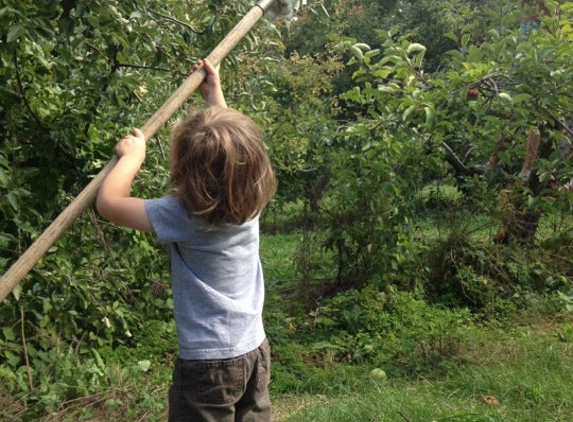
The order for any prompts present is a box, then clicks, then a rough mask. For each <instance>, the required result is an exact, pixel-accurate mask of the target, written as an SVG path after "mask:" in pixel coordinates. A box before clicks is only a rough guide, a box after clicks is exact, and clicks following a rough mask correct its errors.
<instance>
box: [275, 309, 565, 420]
mask: <svg viewBox="0 0 573 422" xmlns="http://www.w3.org/2000/svg"><path fill="white" fill-rule="evenodd" d="M566 318H567V319H569V320H570V319H571V316H570V315H569V316H567V317H566ZM563 324H564V322H559V323H557V322H554V321H542V322H536V323H534V324H533V325H528V326H523V327H518V328H516V329H513V330H509V331H507V330H502V329H491V328H489V329H485V328H476V329H475V330H473V341H472V343H473V347H472V348H471V349H470V350H468V352H467V356H465V357H464V359H465V361H466V362H465V363H464V364H463V365H453V366H452V367H450V368H449V369H448V370H447V371H446V372H445V373H443V374H442V375H440V376H439V377H436V378H432V377H427V378H423V377H420V378H418V379H407V378H397V379H388V380H387V381H382V382H380V381H375V380H373V379H370V378H369V377H368V375H367V374H368V372H367V371H365V374H364V376H363V379H362V388H361V389H359V390H358V391H353V392H350V393H341V394H339V395H332V396H324V395H322V396H308V395H305V396H290V395H285V396H282V397H278V398H277V399H276V400H275V407H276V408H277V414H278V416H279V417H278V418H277V419H276V420H280V421H283V422H295V421H296V422H307V421H308V422H310V421H314V422H321V421H325V422H326V421H329V422H339V421H340V422H349V421H360V422H365V421H379V422H382V421H410V422H415V421H416V422H422V421H424V422H431V421H436V422H439V421H444V422H445V421H464V422H470V421H471V422H477V421H484V422H485V421H489V422H494V421H495V422H498V421H499V422H501V421H503V422H510V421H515V422H518V421H519V422H534V421H535V422H539V421H570V420H573V399H572V398H571V391H570V387H571V386H572V385H573V343H566V342H562V341H560V340H559V336H558V335H557V333H558V332H559V330H561V327H562V326H563ZM331 382H337V380H336V379H333V380H331Z"/></svg>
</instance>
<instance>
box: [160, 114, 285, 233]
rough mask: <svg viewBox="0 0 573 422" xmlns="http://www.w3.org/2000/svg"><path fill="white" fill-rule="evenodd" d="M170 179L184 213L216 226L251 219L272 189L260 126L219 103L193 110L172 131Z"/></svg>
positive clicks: (269, 195) (264, 203)
mask: <svg viewBox="0 0 573 422" xmlns="http://www.w3.org/2000/svg"><path fill="white" fill-rule="evenodd" d="M171 183H172V184H173V185H174V186H175V187H176V196H177V197H178V198H179V200H180V201H181V203H182V204H183V206H184V207H185V209H187V211H189V212H190V213H191V214H193V215H195V216H197V217H199V218H200V219H202V220H203V221H205V222H207V223H209V224H212V225H216V226H218V225H224V224H243V223H244V222H246V221H248V220H250V219H252V218H254V217H255V216H257V215H258V214H259V213H260V212H261V211H262V210H263V208H264V207H265V205H266V204H267V203H268V202H269V201H270V199H271V197H272V196H273V194H274V193H275V190H276V179H275V175H274V172H273V169H272V167H271V162H270V159H269V156H268V154H267V151H266V149H265V145H264V143H263V141H262V135H261V132H260V130H259V128H258V127H257V125H256V124H255V123H254V122H253V121H252V120H251V119H249V118H248V117H247V116H245V115H244V114H242V113H240V112H238V111H236V110H233V109H231V108H223V107H211V108H208V109H206V110H202V111H198V112H195V113H193V114H191V115H190V116H189V117H187V118H186V119H185V120H183V121H182V122H181V123H179V124H178V125H177V126H176V127H175V128H174V129H173V131H172V132H171Z"/></svg>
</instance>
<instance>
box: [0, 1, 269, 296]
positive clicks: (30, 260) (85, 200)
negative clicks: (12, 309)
mask: <svg viewBox="0 0 573 422" xmlns="http://www.w3.org/2000/svg"><path fill="white" fill-rule="evenodd" d="M272 2H273V0H261V1H259V3H257V4H256V5H255V6H253V7H252V8H251V9H250V10H249V12H248V13H247V14H246V15H245V16H244V17H243V18H242V19H241V21H240V22H239V23H238V24H237V25H235V27H234V28H233V29H232V30H231V32H229V33H228V34H227V36H226V37H225V38H224V39H223V40H222V41H221V42H220V43H219V45H217V47H215V49H214V50H213V51H212V52H211V54H209V55H208V56H207V59H208V60H209V61H210V62H211V63H212V64H213V66H217V65H218V64H219V63H221V61H222V60H223V59H224V58H225V57H226V56H227V54H229V53H230V52H231V50H232V49H233V48H234V47H235V46H236V45H237V43H238V42H239V41H240V40H241V39H242V38H243V37H244V36H245V34H246V33H247V32H249V30H250V29H251V28H252V27H253V26H254V24H255V23H256V22H257V21H258V20H259V19H260V18H261V17H262V16H263V14H264V12H265V11H266V10H267V8H268V7H269V6H270V4H271V3H272ZM204 78H205V71H204V70H203V69H199V70H197V71H195V72H193V73H191V75H189V77H188V78H187V79H186V80H185V81H184V82H183V83H182V84H181V86H180V87H179V88H178V89H177V90H176V91H175V92H174V93H173V94H172V95H171V97H169V99H168V100H167V101H165V103H164V104H163V105H162V106H161V107H160V108H159V109H158V110H157V111H156V112H155V113H154V114H153V116H151V117H150V118H149V120H147V122H146V123H145V124H144V125H143V126H142V127H141V131H142V132H143V135H144V136H145V139H146V140H148V139H150V138H151V137H152V136H153V135H154V134H155V133H156V132H157V130H159V128H160V127H161V126H163V124H164V123H165V122H166V121H167V120H168V119H169V118H170V117H171V116H172V115H173V113H174V112H175V111H176V110H177V109H178V108H179V107H180V106H181V105H182V104H183V102H184V101H185V100H186V99H187V98H188V97H189V96H190V95H191V94H192V93H193V91H195V89H197V87H198V86H199V85H200V84H201V82H202V81H203V79H204ZM116 163H117V158H113V159H112V160H110V161H109V162H108V163H107V165H106V166H105V167H104V168H103V169H102V170H101V171H100V172H99V173H98V175H97V176H96V177H95V178H94V179H93V180H92V181H91V182H90V183H89V184H88V185H87V186H86V187H85V188H84V189H83V190H82V191H81V192H80V194H79V195H78V196H77V197H76V198H75V199H74V200H73V201H72V202H71V203H70V204H69V205H68V206H67V207H66V208H65V209H64V210H63V211H62V212H61V213H60V215H59V216H58V217H57V218H56V219H55V220H54V221H53V222H52V223H51V224H50V225H49V226H48V228H46V230H44V232H43V233H42V234H41V235H40V236H39V237H38V238H37V239H36V240H35V241H34V243H32V245H30V247H29V248H28V249H27V250H26V251H25V252H24V253H23V254H22V255H21V256H20V258H19V259H18V260H17V261H16V262H15V263H14V264H13V265H12V266H11V267H10V268H9V269H8V271H6V273H4V275H3V276H2V278H1V279H0V302H3V301H4V299H6V297H7V296H8V295H9V294H10V292H12V290H13V289H14V287H16V285H17V284H18V283H19V282H20V281H21V280H22V279H23V278H24V277H25V276H26V275H27V274H28V273H29V272H30V270H31V269H32V268H33V267H34V265H36V263H37V262H38V261H39V260H40V259H41V258H42V257H43V256H44V255H45V254H46V252H48V249H50V248H51V247H52V246H53V244H54V243H55V242H56V241H57V240H58V239H59V238H60V237H61V236H62V234H63V233H64V232H65V231H66V230H67V229H68V228H69V227H70V226H71V225H72V223H73V222H74V221H75V220H76V219H77V218H78V217H79V215H80V214H81V213H82V212H83V211H84V210H85V209H87V208H88V207H89V206H90V205H91V204H93V202H94V200H95V198H96V196H97V192H98V190H99V188H100V186H101V185H102V183H103V181H104V179H105V178H106V176H107V175H108V174H109V172H110V171H111V169H113V167H114V166H115V164H116Z"/></svg>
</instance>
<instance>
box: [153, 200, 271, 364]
mask: <svg viewBox="0 0 573 422" xmlns="http://www.w3.org/2000/svg"><path fill="white" fill-rule="evenodd" d="M145 208H146V211H147V216H148V218H149V221H150V222H151V225H152V226H153V229H154V231H155V233H156V235H157V237H158V239H159V241H160V242H161V243H163V244H166V245H167V246H168V248H169V263H170V273H171V284H172V290H173V301H174V314H175V325H176V327H177V336H178V343H179V357H180V358H181V359H189V360H196V359H197V360H207V359H226V358H232V357H237V356H240V355H242V354H245V353H247V352H250V351H251V350H254V349H256V348H257V347H258V346H259V345H260V344H261V343H262V342H263V340H264V339H265V333H264V329H263V323H262V309H263V302H264V281H263V273H262V269H261V263H260V258H259V221H258V218H255V219H253V220H250V221H248V222H246V223H245V224H242V225H225V226H223V227H212V226H209V225H207V224H205V223H203V222H202V221H201V220H200V219H198V218H196V217H195V216H193V215H191V214H190V213H189V212H187V211H186V210H185V209H184V208H183V206H182V205H181V204H180V202H179V201H178V200H177V199H176V198H175V197H173V196H164V197H162V198H158V199H148V200H146V201H145Z"/></svg>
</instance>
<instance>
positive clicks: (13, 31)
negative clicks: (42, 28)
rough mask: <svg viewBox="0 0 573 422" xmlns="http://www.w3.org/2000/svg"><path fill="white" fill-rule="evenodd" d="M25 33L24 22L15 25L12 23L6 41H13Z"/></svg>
mask: <svg viewBox="0 0 573 422" xmlns="http://www.w3.org/2000/svg"><path fill="white" fill-rule="evenodd" d="M23 33H24V27H23V26H22V24H20V23H17V24H15V25H12V27H11V28H10V30H9V31H8V35H7V36H6V42H8V43H11V42H14V41H16V40H17V39H18V38H20V35H22V34H23Z"/></svg>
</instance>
